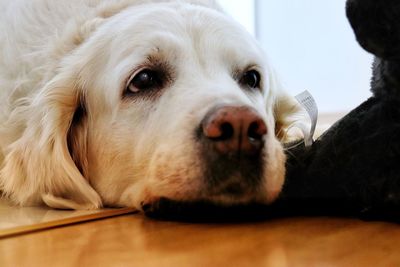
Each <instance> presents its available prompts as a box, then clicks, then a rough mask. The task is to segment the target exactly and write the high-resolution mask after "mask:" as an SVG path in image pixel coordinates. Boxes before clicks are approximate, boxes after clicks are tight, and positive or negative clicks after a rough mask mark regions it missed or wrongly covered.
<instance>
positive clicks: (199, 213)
mask: <svg viewBox="0 0 400 267" xmlns="http://www.w3.org/2000/svg"><path fill="white" fill-rule="evenodd" d="M142 209H143V212H144V213H145V215H146V216H148V217H151V218H154V219H159V220H172V221H186V222H233V221H238V222H242V221H255V220H264V219H267V218H269V217H270V214H271V213H270V212H269V206H267V205H265V204H260V203H256V202H242V203H240V202H238V203H236V204H227V203H224V202H221V201H212V200H197V201H178V200H172V199H168V198H160V199H158V200H157V201H155V202H152V203H149V204H147V205H146V206H144V207H142Z"/></svg>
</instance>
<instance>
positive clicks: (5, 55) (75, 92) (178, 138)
mask: <svg viewBox="0 0 400 267" xmlns="http://www.w3.org/2000/svg"><path fill="white" fill-rule="evenodd" d="M0 23H1V24H0V30H1V31H0V51H1V52H0V53H1V56H0V101H1V102H0V103H1V108H2V110H1V114H0V123H1V124H0V146H1V153H2V155H0V160H1V161H2V169H1V177H0V189H1V191H2V192H3V195H4V196H5V197H8V198H9V199H11V200H12V201H13V202H14V203H16V204H19V205H40V204H47V205H48V206H51V207H55V208H71V209H93V208H99V207H101V206H130V207H136V208H138V209H141V208H142V207H144V206H146V205H149V204H151V203H153V202H154V201H157V200H158V199H159V198H161V197H162V198H168V199H172V200H177V201H197V200H201V201H210V202H213V203H217V204H222V205H234V204H241V203H248V202H257V203H270V202H272V201H273V200H274V199H275V198H276V197H277V196H278V194H279V192H280V190H281V188H282V184H283V182H284V175H285V169H284V165H285V155H284V152H283V148H282V145H281V142H280V141H281V140H280V138H279V137H278V136H281V135H280V134H278V133H279V132H281V130H283V129H284V128H285V127H286V126H288V125H289V124H290V116H289V115H290V114H291V112H292V111H293V109H294V108H295V107H293V104H292V100H291V99H290V98H288V97H287V96H286V95H285V94H284V93H282V92H281V91H280V89H279V88H278V86H277V84H276V82H275V79H274V77H273V74H272V71H271V69H270V68H269V67H268V66H267V64H266V62H265V61H264V56H263V54H262V52H261V51H260V49H259V47H258V46H257V44H256V42H255V41H254V40H253V38H252V37H251V36H250V35H249V34H248V33H247V32H246V31H245V30H244V29H243V28H242V27H241V26H240V25H238V24H237V23H236V22H234V21H233V20H232V19H231V18H229V17H228V16H226V15H224V14H223V13H222V12H221V11H220V8H219V7H218V6H217V5H216V4H215V3H214V1H211V0H209V1H206V0H203V1H201V0H192V1H178V0H176V1H162V0H159V1H154V0H153V1H151V0H103V1H102V0H63V1H54V0H19V1H8V0H1V1H0Z"/></svg>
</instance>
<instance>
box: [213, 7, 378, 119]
mask: <svg viewBox="0 0 400 267" xmlns="http://www.w3.org/2000/svg"><path fill="white" fill-rule="evenodd" d="M218 1H219V2H220V4H221V5H222V6H223V8H224V9H225V11H226V12H227V13H228V14H230V15H232V16H233V17H234V18H235V19H236V20H237V21H239V22H240V23H241V24H243V25H244V26H245V27H246V28H247V30H248V31H249V32H251V33H252V34H253V35H254V36H255V37H256V38H257V39H258V40H259V42H260V45H261V47H262V48H263V49H264V51H265V53H266V54H267V56H268V58H269V61H270V62H271V65H272V66H273V67H274V68H275V69H276V71H277V73H278V75H279V77H280V81H281V82H282V83H283V85H284V86H285V88H286V90H287V91H288V92H289V93H290V94H292V95H295V94H297V93H299V92H301V91H303V90H305V89H307V90H309V91H310V92H311V94H312V95H313V96H314V98H315V99H316V101H317V104H318V108H319V110H320V113H343V112H347V111H350V110H351V109H353V108H354V107H356V106H357V105H359V104H360V103H361V102H362V101H364V100H365V99H367V98H368V97H369V96H370V95H371V93H370V92H369V82H370V77H371V64H372V56H371V55H370V54H368V53H367V52H365V51H364V50H362V48H361V47H360V46H359V45H358V43H357V42H356V40H355V37H354V35H353V31H352V29H351V27H350V25H349V23H348V21H347V18H346V14H345V2H346V1H345V0H324V1H321V0H218Z"/></svg>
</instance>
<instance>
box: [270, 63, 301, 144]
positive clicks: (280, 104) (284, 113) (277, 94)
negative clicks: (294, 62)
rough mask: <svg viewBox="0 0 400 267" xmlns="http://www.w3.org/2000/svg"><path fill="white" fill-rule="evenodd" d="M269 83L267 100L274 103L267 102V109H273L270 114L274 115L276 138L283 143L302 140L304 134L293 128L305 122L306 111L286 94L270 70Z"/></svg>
mask: <svg viewBox="0 0 400 267" xmlns="http://www.w3.org/2000/svg"><path fill="white" fill-rule="evenodd" d="M268 82H269V88H270V90H269V96H267V98H268V99H271V101H272V102H268V101H267V107H272V110H271V111H269V112H273V114H274V119H275V135H276V137H277V138H278V140H279V141H281V142H282V143H287V142H291V141H294V140H298V139H301V138H302V133H301V132H300V131H297V132H296V131H294V130H291V128H292V126H294V124H295V123H297V122H299V121H304V119H305V117H304V116H305V113H304V109H303V108H302V107H301V105H300V104H299V103H298V102H297V101H296V99H295V98H294V97H293V96H291V95H289V94H288V93H286V91H285V90H284V89H283V86H282V85H281V84H280V82H279V81H278V78H277V74H276V73H275V71H274V70H273V69H270V76H269V79H268ZM289 130H290V131H289Z"/></svg>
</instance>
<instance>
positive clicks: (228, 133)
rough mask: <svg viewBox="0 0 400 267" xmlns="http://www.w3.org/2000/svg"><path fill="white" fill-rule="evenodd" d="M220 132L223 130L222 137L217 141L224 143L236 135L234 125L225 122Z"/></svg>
mask: <svg viewBox="0 0 400 267" xmlns="http://www.w3.org/2000/svg"><path fill="white" fill-rule="evenodd" d="M220 130H221V136H219V137H218V138H217V139H218V140H221V141H224V140H229V139H231V138H232V137H233V135H234V131H235V130H234V129H233V126H232V124H230V123H228V122H225V123H222V124H221V126H220Z"/></svg>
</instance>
